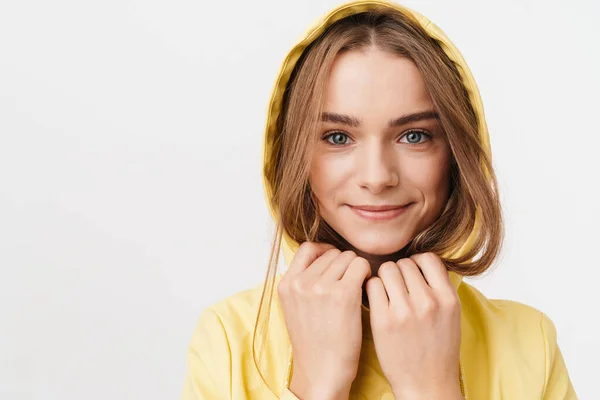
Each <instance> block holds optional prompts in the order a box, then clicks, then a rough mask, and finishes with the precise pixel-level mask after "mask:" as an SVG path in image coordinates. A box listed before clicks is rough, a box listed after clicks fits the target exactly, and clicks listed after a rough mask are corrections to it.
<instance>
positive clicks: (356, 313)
mask: <svg viewBox="0 0 600 400" xmlns="http://www.w3.org/2000/svg"><path fill="white" fill-rule="evenodd" d="M370 276H371V267H370V265H369V262H368V261H367V260H366V259H364V258H362V257H358V256H357V255H356V254H355V253H354V252H352V251H345V252H341V251H340V250H338V249H336V248H335V247H334V246H332V245H330V244H324V243H314V242H305V243H302V245H301V246H300V248H299V249H298V251H297V253H296V255H295V256H294V259H293V260H292V263H291V265H290V267H289V269H288V271H287V272H286V273H285V274H284V275H283V277H282V278H281V280H280V282H279V286H278V288H277V292H278V295H279V301H280V304H281V307H282V311H283V314H284V319H285V324H286V328H287V331H288V335H289V337H290V341H291V344H292V351H293V355H294V373H293V376H292V381H291V384H290V388H289V389H290V390H291V391H292V392H293V393H294V394H295V395H296V396H298V397H300V398H301V399H303V400H305V399H306V400H310V399H338V398H345V399H347V398H348V395H349V393H350V387H351V385H352V382H353V381H354V378H355V377H356V373H357V371H358V361H359V359H360V351H361V345H362V320H361V318H362V316H361V303H362V286H363V282H364V281H365V280H366V279H367V278H368V277H370Z"/></svg>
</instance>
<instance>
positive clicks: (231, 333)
mask: <svg viewBox="0 0 600 400" xmlns="http://www.w3.org/2000/svg"><path fill="white" fill-rule="evenodd" d="M281 276H282V274H278V275H276V277H275V284H274V285H273V293H272V294H273V298H272V304H271V313H270V316H271V318H270V319H271V320H272V321H273V320H274V321H278V317H279V315H280V314H279V309H278V307H277V305H276V304H277V301H278V297H277V284H278V282H279V280H280V279H281ZM264 287H265V284H264V282H261V283H259V284H256V285H254V286H252V287H250V288H248V289H245V290H242V291H239V292H237V293H234V294H232V295H230V296H227V297H225V298H222V299H220V300H218V301H217V302H215V303H213V304H211V305H209V306H207V307H205V308H204V309H203V310H202V312H201V314H200V317H199V319H198V323H197V326H196V330H195V332H194V336H195V337H197V338H201V337H204V338H206V333H207V332H213V333H214V334H215V335H216V334H219V336H221V337H223V338H225V339H226V340H227V341H228V342H229V343H230V344H232V345H233V346H235V345H236V344H238V345H241V346H246V345H247V344H248V342H249V341H251V340H252V338H251V337H252V335H253V333H254V330H255V326H256V319H257V315H258V310H259V307H261V301H262V296H263V289H264ZM267 297H268V293H266V296H265V305H266V302H267ZM213 336H214V335H213ZM232 350H233V349H232Z"/></svg>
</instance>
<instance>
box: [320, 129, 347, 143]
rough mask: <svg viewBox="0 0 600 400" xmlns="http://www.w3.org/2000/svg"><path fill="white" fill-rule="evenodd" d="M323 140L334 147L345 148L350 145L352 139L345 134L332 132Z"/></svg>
mask: <svg viewBox="0 0 600 400" xmlns="http://www.w3.org/2000/svg"><path fill="white" fill-rule="evenodd" d="M322 139H323V140H326V141H327V142H328V143H329V144H332V145H334V146H343V145H345V144H348V143H347V141H348V139H350V137H349V136H348V135H346V134H345V133H344V132H331V133H330V134H328V135H325V136H323V138H322Z"/></svg>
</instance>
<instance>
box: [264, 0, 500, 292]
mask: <svg viewBox="0 0 600 400" xmlns="http://www.w3.org/2000/svg"><path fill="white" fill-rule="evenodd" d="M381 5H386V6H389V7H393V8H395V9H397V10H400V11H402V12H404V13H405V14H408V15H411V16H413V17H414V19H415V20H416V21H418V22H419V23H420V24H421V26H422V27H423V28H424V29H425V30H426V31H427V33H428V34H429V35H430V36H431V37H433V38H435V39H437V40H439V41H440V43H441V45H442V48H443V49H444V51H445V52H446V54H447V55H448V56H449V57H450V59H451V60H453V61H454V62H455V63H456V64H457V68H458V70H459V72H460V74H461V76H462V79H463V81H464V83H465V86H466V87H467V90H468V92H469V97H470V100H471V102H472V104H473V108H474V110H475V113H476V114H477V118H478V120H479V137H480V140H481V144H482V147H483V148H484V150H485V151H486V152H487V154H488V155H489V156H490V159H491V148H490V140H489V135H488V130H487V125H486V122H485V116H484V112H483V104H482V102H481V96H480V95H479V90H478V88H477V84H476V83H475V79H474V78H473V75H472V74H471V71H470V70H469V67H468V66H467V63H466V62H465V60H464V58H463V56H462V55H461V54H460V52H459V51H458V49H457V48H456V46H454V44H453V43H452V42H451V41H450V39H449V38H448V37H447V36H446V35H445V34H444V32H442V30H441V29H440V28H439V27H438V26H437V25H435V24H434V23H432V22H431V21H429V20H428V19H427V18H426V17H424V16H423V15H421V14H419V13H418V12H416V11H414V10H411V9H410V8H408V7H405V6H402V5H400V4H398V3H394V2H390V1H385V0H370V1H353V2H347V3H344V4H342V5H340V6H338V7H336V8H335V9H333V10H332V11H330V12H328V13H327V14H325V15H324V16H322V17H321V18H319V19H318V20H316V21H315V22H314V23H313V24H312V25H311V26H310V27H309V28H308V29H307V30H306V31H305V32H304V34H303V35H302V36H301V37H300V38H299V39H298V40H297V41H296V43H295V44H294V45H293V47H292V49H291V50H290V51H289V52H288V54H287V56H286V57H285V59H284V60H283V63H282V65H281V68H280V71H279V76H278V77H277V80H276V81H275V85H274V87H273V90H272V93H271V99H270V102H269V106H268V113H267V122H266V127H265V133H264V137H263V186H264V191H265V197H266V201H267V204H268V207H269V210H270V212H271V216H272V217H273V218H276V216H275V213H274V207H273V204H272V202H271V198H272V196H271V194H272V189H273V188H272V187H271V185H270V183H269V181H268V179H267V176H268V175H269V174H270V172H272V169H273V168H274V167H275V160H274V156H275V154H276V152H275V151H274V143H276V140H275V139H276V137H277V134H278V133H277V129H276V121H277V117H278V116H279V113H280V112H281V107H282V100H283V93H284V91H285V88H286V85H287V83H288V80H289V79H290V75H291V73H292V71H293V69H294V66H295V65H296V62H297V61H298V59H299V58H300V55H301V54H302V52H303V51H304V50H305V49H306V47H307V46H308V45H309V44H310V43H311V42H312V41H314V40H315V39H316V38H317V37H318V36H319V35H320V34H321V33H323V31H325V29H326V28H327V27H328V26H329V25H331V24H333V23H334V22H335V21H337V20H339V19H341V18H344V17H347V16H349V15H352V14H357V13H361V12H365V11H368V10H369V9H371V8H374V7H377V6H381ZM482 168H483V166H482ZM484 172H485V173H486V174H487V171H486V170H485V169H484ZM478 226H479V219H478V218H477V219H476V221H475V226H474V228H473V231H472V232H471V235H470V236H469V238H468V239H467V241H466V242H465V243H464V244H463V246H462V247H461V248H459V249H455V250H454V251H453V252H452V254H445V255H444V256H453V257H458V256H461V255H462V254H463V253H464V252H465V250H467V249H469V248H470V246H471V245H472V244H473V242H474V239H475V237H476V233H477V229H478ZM298 246H299V243H296V242H295V241H294V240H293V239H291V238H290V237H289V236H288V235H287V234H286V233H285V232H284V235H283V242H282V250H283V256H284V261H285V264H286V265H289V264H290V262H291V260H292V259H293V257H294V254H295V252H296V250H297V249H298ZM450 277H451V278H452V279H453V281H455V282H457V281H458V280H460V279H461V277H460V276H458V275H457V274H455V273H454V272H450Z"/></svg>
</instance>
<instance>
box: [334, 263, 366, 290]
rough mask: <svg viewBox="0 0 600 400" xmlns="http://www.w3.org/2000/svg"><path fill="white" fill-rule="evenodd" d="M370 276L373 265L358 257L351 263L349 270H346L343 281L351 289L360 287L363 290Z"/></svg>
mask: <svg viewBox="0 0 600 400" xmlns="http://www.w3.org/2000/svg"><path fill="white" fill-rule="evenodd" d="M370 276H371V264H369V262H368V261H367V260H366V259H364V258H362V257H356V258H354V259H353V260H352V261H351V262H350V265H348V268H346V272H345V273H344V276H343V277H342V279H341V280H342V281H343V282H344V283H346V284H348V285H350V286H351V287H356V286H358V287H360V288H362V285H363V282H364V281H365V279H367V278H368V277H370Z"/></svg>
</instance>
